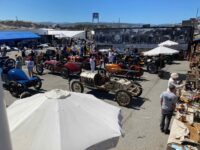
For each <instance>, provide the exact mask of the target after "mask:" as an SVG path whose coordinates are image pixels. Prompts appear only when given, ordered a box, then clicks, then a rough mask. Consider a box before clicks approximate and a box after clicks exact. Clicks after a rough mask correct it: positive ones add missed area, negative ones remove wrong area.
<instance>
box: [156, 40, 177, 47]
mask: <svg viewBox="0 0 200 150" xmlns="http://www.w3.org/2000/svg"><path fill="white" fill-rule="evenodd" d="M174 45H178V43H177V42H174V41H170V40H167V41H165V42H162V43H160V44H158V46H174Z"/></svg>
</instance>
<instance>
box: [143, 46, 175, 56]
mask: <svg viewBox="0 0 200 150" xmlns="http://www.w3.org/2000/svg"><path fill="white" fill-rule="evenodd" d="M177 53H179V51H177V50H174V49H171V48H168V47H164V46H159V47H156V48H154V49H152V50H150V51H147V52H144V56H157V55H160V54H163V55H173V54H177Z"/></svg>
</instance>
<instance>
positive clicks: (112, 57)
mask: <svg viewBox="0 0 200 150" xmlns="http://www.w3.org/2000/svg"><path fill="white" fill-rule="evenodd" d="M108 61H109V63H111V64H112V63H113V61H114V52H113V50H111V51H109V53H108Z"/></svg>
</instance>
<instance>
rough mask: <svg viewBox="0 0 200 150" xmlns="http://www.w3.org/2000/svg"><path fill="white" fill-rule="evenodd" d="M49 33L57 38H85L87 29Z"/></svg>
mask: <svg viewBox="0 0 200 150" xmlns="http://www.w3.org/2000/svg"><path fill="white" fill-rule="evenodd" d="M48 33H49V35H55V37H57V38H80V39H85V38H86V37H85V31H49V32H48Z"/></svg>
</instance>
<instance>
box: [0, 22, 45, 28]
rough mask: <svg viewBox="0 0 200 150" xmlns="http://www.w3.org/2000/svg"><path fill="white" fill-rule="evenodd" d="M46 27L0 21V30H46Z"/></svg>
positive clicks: (29, 23) (28, 23)
mask: <svg viewBox="0 0 200 150" xmlns="http://www.w3.org/2000/svg"><path fill="white" fill-rule="evenodd" d="M48 27H49V26H48V25H44V24H39V23H33V22H27V21H12V20H9V21H0V30H10V29H24V28H48Z"/></svg>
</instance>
